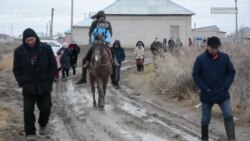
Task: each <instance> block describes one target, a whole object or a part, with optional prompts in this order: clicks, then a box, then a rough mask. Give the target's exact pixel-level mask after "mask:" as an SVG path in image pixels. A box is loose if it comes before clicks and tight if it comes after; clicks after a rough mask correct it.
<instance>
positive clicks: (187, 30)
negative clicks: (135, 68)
mask: <svg viewBox="0 0 250 141" xmlns="http://www.w3.org/2000/svg"><path fill="white" fill-rule="evenodd" d="M107 20H108V21H110V22H111V24H112V28H113V38H112V41H114V40H116V39H119V40H120V41H121V43H122V45H123V46H124V47H128V48H130V47H134V46H135V44H136V42H137V41H139V40H142V41H143V42H144V43H145V45H146V47H149V46H150V44H151V43H152V42H153V40H154V38H155V37H158V38H159V40H160V41H162V40H163V39H164V38H167V40H169V39H170V27H171V26H179V37H180V39H181V41H182V42H183V44H184V45H187V44H188V42H187V41H188V38H189V37H191V16H108V15H107Z"/></svg>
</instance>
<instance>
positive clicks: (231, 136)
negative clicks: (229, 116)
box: [224, 120, 235, 141]
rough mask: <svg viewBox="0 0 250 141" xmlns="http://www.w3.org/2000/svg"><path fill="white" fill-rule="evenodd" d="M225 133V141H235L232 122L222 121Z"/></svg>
mask: <svg viewBox="0 0 250 141" xmlns="http://www.w3.org/2000/svg"><path fill="white" fill-rule="evenodd" d="M224 125H225V129H226V133H227V140H228V141H235V130H234V121H233V120H232V121H224Z"/></svg>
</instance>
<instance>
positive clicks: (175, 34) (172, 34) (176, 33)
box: [170, 26, 180, 39]
mask: <svg viewBox="0 0 250 141" xmlns="http://www.w3.org/2000/svg"><path fill="white" fill-rule="evenodd" d="M179 32H180V31H179V26H170V37H174V39H176V38H177V37H179Z"/></svg>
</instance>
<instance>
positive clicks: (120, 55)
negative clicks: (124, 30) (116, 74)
mask: <svg viewBox="0 0 250 141" xmlns="http://www.w3.org/2000/svg"><path fill="white" fill-rule="evenodd" d="M115 45H118V46H119V47H118V48H116V47H115ZM111 51H112V53H113V54H114V56H115V58H116V59H117V62H118V63H119V64H120V65H121V63H122V62H123V61H124V60H125V58H126V56H125V51H124V49H123V48H122V47H121V43H120V41H119V40H116V41H115V42H114V44H113V47H111Z"/></svg>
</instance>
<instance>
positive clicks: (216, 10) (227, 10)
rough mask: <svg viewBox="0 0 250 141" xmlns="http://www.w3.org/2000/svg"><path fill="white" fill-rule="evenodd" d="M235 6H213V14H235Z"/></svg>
mask: <svg viewBox="0 0 250 141" xmlns="http://www.w3.org/2000/svg"><path fill="white" fill-rule="evenodd" d="M236 12H237V11H236V9H235V7H212V8H211V14H235V13H236Z"/></svg>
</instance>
